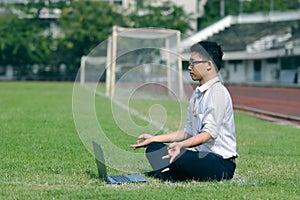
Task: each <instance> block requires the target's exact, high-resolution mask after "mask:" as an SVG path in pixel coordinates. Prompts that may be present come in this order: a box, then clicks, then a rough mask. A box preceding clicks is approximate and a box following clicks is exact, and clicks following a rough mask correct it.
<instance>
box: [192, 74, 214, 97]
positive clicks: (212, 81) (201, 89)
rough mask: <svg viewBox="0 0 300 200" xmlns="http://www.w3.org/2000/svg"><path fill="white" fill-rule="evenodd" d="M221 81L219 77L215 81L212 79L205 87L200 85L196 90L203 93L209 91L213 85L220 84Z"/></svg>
mask: <svg viewBox="0 0 300 200" xmlns="http://www.w3.org/2000/svg"><path fill="white" fill-rule="evenodd" d="M219 81H220V79H219V77H218V76H217V77H215V78H213V79H210V80H209V81H207V82H206V83H204V84H203V85H200V86H198V87H197V88H196V90H199V91H200V92H201V93H203V92H205V91H206V90H208V89H209V88H210V87H211V86H212V85H213V84H215V83H216V82H219Z"/></svg>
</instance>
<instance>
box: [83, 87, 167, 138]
mask: <svg viewBox="0 0 300 200" xmlns="http://www.w3.org/2000/svg"><path fill="white" fill-rule="evenodd" d="M86 88H87V87H86ZM87 89H89V88H87ZM89 90H91V89H89ZM91 91H92V90H91ZM93 92H94V91H93ZM95 94H96V95H99V96H101V97H105V98H108V99H109V97H107V96H106V95H105V94H104V93H102V92H99V91H95ZM111 100H112V101H113V102H114V103H115V104H116V105H117V106H119V107H120V108H122V109H124V110H127V111H128V112H129V113H130V114H132V115H133V116H135V117H137V118H138V119H141V120H144V121H146V122H148V123H150V124H152V125H153V126H154V127H155V128H157V129H159V130H162V131H164V132H166V133H170V132H172V130H170V129H169V128H166V127H165V128H164V127H162V125H161V123H159V122H157V121H153V120H151V119H149V117H146V116H144V115H142V114H141V113H139V112H138V111H137V110H135V109H133V108H130V107H128V106H127V105H125V104H123V103H122V102H120V101H118V100H116V99H111Z"/></svg>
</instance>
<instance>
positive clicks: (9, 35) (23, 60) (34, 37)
mask: <svg viewBox="0 0 300 200" xmlns="http://www.w3.org/2000/svg"><path fill="white" fill-rule="evenodd" d="M44 30H45V26H44V25H43V24H41V23H40V21H39V20H38V19H36V18H32V19H20V18H19V17H18V16H16V15H14V14H12V13H11V10H10V8H8V9H6V13H5V14H4V15H1V16H0V38H1V45H0V63H1V64H2V65H8V64H10V65H14V66H15V67H16V68H17V69H18V71H21V72H20V73H23V71H25V70H26V68H27V67H26V66H27V65H31V64H42V63H45V61H47V58H48V56H49V55H50V54H51V50H50V47H49V43H50V40H51V36H49V35H48V36H45V35H44V34H43V31H44Z"/></svg>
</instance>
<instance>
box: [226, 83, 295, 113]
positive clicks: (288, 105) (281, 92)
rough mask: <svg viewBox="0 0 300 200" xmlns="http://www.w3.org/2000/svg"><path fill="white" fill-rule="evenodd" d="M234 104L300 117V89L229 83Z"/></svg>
mask: <svg viewBox="0 0 300 200" xmlns="http://www.w3.org/2000/svg"><path fill="white" fill-rule="evenodd" d="M227 88H228V90H229V92H230V94H231V96H232V100H233V104H234V105H238V106H245V107H250V108H254V109H259V110H263V111H267V112H272V113H277V114H281V115H287V116H294V117H297V118H300V89H299V88H278V87H254V86H239V85H227Z"/></svg>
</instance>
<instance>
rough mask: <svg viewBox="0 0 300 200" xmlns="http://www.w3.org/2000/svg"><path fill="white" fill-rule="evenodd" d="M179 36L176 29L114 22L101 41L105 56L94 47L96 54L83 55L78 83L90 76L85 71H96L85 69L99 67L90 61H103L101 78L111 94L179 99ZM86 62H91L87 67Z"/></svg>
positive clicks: (180, 87)
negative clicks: (125, 26)
mask: <svg viewBox="0 0 300 200" xmlns="http://www.w3.org/2000/svg"><path fill="white" fill-rule="evenodd" d="M180 38H181V36H180V31H178V30H170V29H156V28H124V27H118V26H114V27H113V28H112V34H111V35H110V37H109V38H108V40H107V41H105V43H104V44H102V45H101V46H102V47H103V46H105V48H106V52H105V53H106V55H105V56H103V55H104V53H103V52H104V51H103V49H102V50H96V51H95V52H96V54H95V52H94V53H93V54H95V55H89V56H85V57H82V60H81V61H82V63H81V73H80V74H81V77H80V83H81V84H85V83H86V81H87V80H88V79H91V78H87V75H88V76H91V77H93V76H95V75H96V74H97V73H95V72H94V71H93V70H90V71H89V72H88V70H89V69H97V68H98V67H92V65H99V66H100V65H101V66H104V65H105V69H104V70H102V71H103V72H104V74H103V75H102V76H101V79H102V80H104V81H105V88H106V91H105V94H106V95H107V96H109V97H111V98H113V97H114V98H118V97H120V98H122V96H126V97H128V96H135V97H142V98H154V97H158V96H159V97H167V98H170V97H171V98H176V99H182V98H183V96H184V95H183V93H184V91H183V80H182V59H181V56H180V40H181V39H180ZM101 52H102V55H100V54H101ZM104 58H105V59H104ZM104 62H105V64H104ZM86 63H89V64H90V65H91V66H90V67H89V68H87V67H86ZM100 63H101V64H100ZM98 78H99V76H98ZM92 79H95V78H92Z"/></svg>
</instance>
